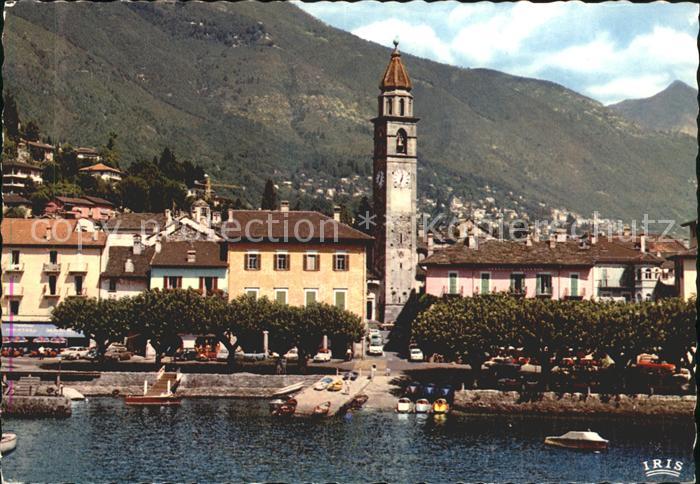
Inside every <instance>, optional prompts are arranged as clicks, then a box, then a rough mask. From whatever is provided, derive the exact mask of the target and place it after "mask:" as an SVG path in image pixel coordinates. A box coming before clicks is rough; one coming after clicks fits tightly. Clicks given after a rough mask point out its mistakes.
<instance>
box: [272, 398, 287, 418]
mask: <svg viewBox="0 0 700 484" xmlns="http://www.w3.org/2000/svg"><path fill="white" fill-rule="evenodd" d="M285 403H287V401H286V400H282V399H281V398H275V399H274V400H271V401H270V403H269V406H270V413H272V414H274V413H275V412H276V411H277V410H278V409H279V408H280V407H281V406H282V405H284V404H285Z"/></svg>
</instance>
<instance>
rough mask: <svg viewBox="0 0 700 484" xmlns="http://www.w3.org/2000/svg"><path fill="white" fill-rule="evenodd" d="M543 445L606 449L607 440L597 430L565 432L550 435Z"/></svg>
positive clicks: (580, 448) (578, 448)
mask: <svg viewBox="0 0 700 484" xmlns="http://www.w3.org/2000/svg"><path fill="white" fill-rule="evenodd" d="M544 443H545V445H551V446H552V447H562V448H565V449H576V450H594V451H601V450H607V448H608V444H609V443H610V441H609V440H605V439H604V438H602V437H601V436H600V435H598V433H597V432H591V431H590V430H588V431H586V432H575V431H572V432H567V433H565V434H564V435H559V436H551V437H547V438H545V439H544Z"/></svg>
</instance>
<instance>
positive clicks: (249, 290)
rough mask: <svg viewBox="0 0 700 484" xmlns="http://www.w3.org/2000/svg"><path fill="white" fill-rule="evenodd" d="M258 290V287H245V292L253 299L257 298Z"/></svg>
mask: <svg viewBox="0 0 700 484" xmlns="http://www.w3.org/2000/svg"><path fill="white" fill-rule="evenodd" d="M259 292H260V288H257V287H246V288H245V294H246V296H248V297H252V298H253V299H257V298H258V293H259Z"/></svg>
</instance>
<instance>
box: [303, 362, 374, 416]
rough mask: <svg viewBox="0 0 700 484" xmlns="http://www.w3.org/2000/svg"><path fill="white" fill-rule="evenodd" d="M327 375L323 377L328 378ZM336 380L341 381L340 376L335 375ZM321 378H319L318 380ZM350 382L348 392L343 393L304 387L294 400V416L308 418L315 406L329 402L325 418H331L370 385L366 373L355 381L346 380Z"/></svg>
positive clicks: (343, 391) (342, 391) (312, 386)
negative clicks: (329, 405) (295, 402)
mask: <svg viewBox="0 0 700 484" xmlns="http://www.w3.org/2000/svg"><path fill="white" fill-rule="evenodd" d="M328 376H329V375H325V377H328ZM331 378H335V379H336V380H337V379H342V378H343V376H342V375H336V376H334V377H331ZM320 379H321V378H319V380H320ZM348 381H349V382H350V391H349V392H347V393H346V392H345V390H344V389H343V390H341V391H339V392H329V391H328V390H314V385H311V386H308V387H306V388H305V389H304V390H303V391H301V392H300V393H299V394H298V395H296V396H295V397H294V398H295V399H296V401H297V408H296V412H295V413H294V415H295V416H298V417H308V416H312V415H313V414H314V409H315V408H316V406H318V405H320V404H321V403H323V402H331V408H330V410H329V411H328V414H327V416H328V417H330V416H333V415H335V414H337V413H338V412H339V411H340V410H342V409H344V408H347V407H348V406H349V405H350V403H351V402H352V401H353V400H354V399H355V397H357V396H358V395H360V394H361V393H362V392H363V391H364V390H365V388H367V386H368V385H369V384H370V383H371V381H372V380H370V379H369V378H368V377H367V373H365V374H361V375H360V376H358V378H357V379H356V380H354V381H353V380H348Z"/></svg>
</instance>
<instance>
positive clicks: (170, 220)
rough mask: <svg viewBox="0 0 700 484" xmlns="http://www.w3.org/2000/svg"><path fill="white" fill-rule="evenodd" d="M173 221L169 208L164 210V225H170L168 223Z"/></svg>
mask: <svg viewBox="0 0 700 484" xmlns="http://www.w3.org/2000/svg"><path fill="white" fill-rule="evenodd" d="M172 221H173V213H172V211H171V210H170V209H169V208H166V209H165V225H170V222H172Z"/></svg>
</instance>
